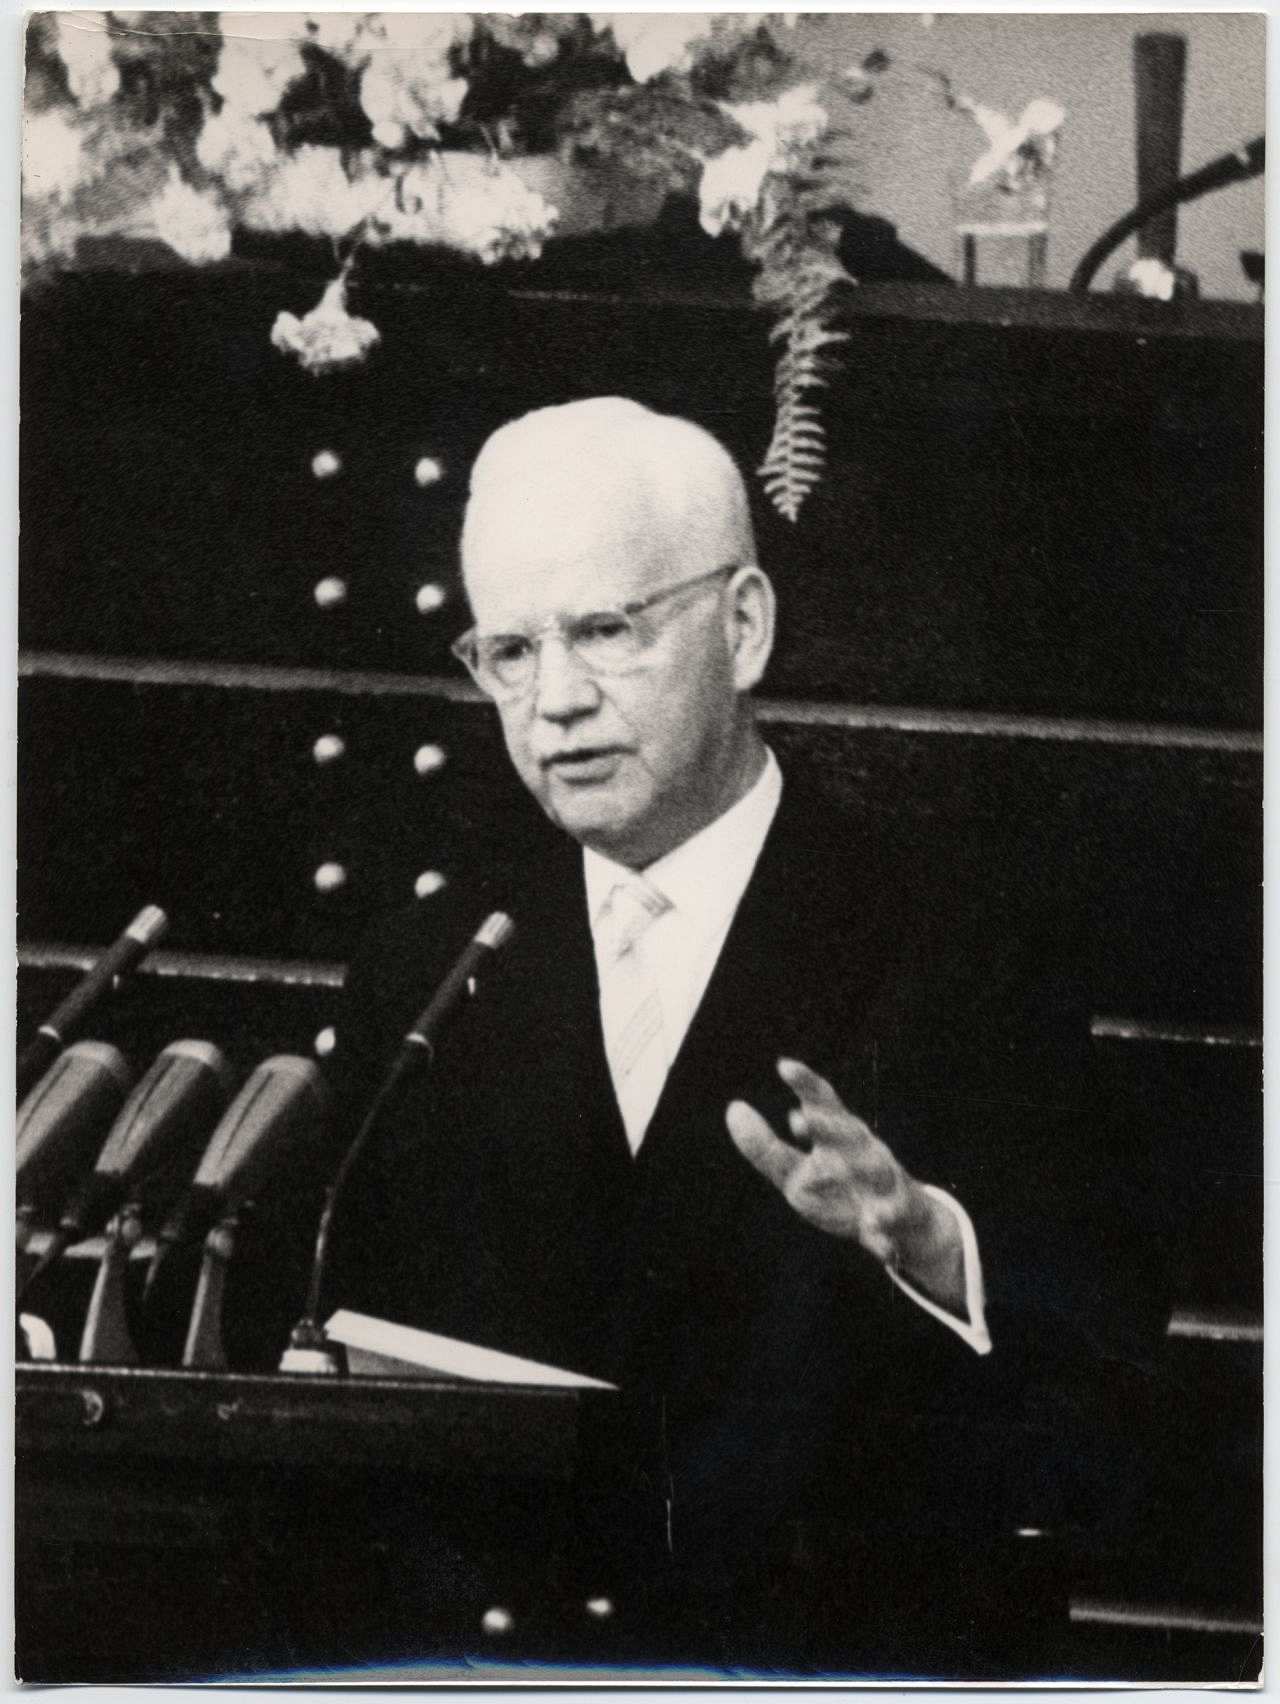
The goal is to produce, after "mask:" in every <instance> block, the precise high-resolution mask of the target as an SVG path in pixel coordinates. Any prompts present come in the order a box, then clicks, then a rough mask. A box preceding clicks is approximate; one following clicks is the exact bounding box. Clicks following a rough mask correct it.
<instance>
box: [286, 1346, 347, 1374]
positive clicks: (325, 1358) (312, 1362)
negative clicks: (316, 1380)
mask: <svg viewBox="0 0 1280 1704" xmlns="http://www.w3.org/2000/svg"><path fill="white" fill-rule="evenodd" d="M346 1370H347V1369H346V1367H345V1366H343V1365H342V1363H341V1361H340V1360H339V1357H338V1356H337V1355H335V1354H334V1352H333V1350H332V1349H295V1348H293V1347H292V1345H290V1347H289V1348H288V1349H286V1350H285V1352H284V1354H283V1355H281V1357H280V1371H281V1372H282V1373H309V1374H311V1375H312V1376H316V1375H319V1376H320V1377H322V1378H341V1377H342V1376H343V1375H344V1374H345V1373H346Z"/></svg>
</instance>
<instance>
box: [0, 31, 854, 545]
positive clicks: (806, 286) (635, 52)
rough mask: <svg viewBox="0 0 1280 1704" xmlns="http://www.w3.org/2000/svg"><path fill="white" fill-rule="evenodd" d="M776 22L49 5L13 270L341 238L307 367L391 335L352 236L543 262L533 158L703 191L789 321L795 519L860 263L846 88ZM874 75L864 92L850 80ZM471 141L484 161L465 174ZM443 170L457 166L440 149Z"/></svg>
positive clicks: (782, 448)
mask: <svg viewBox="0 0 1280 1704" xmlns="http://www.w3.org/2000/svg"><path fill="white" fill-rule="evenodd" d="M794 23H795V15H794V14H791V15H787V16H779V15H769V14H763V13H716V14H710V13H706V14H698V13H681V14H657V13H598V14H597V13H591V14H585V13H546V14H541V13H537V14H522V15H516V16H511V15H503V14H478V13H477V14H473V13H442V12H431V13H425V12H420V13H359V14H344V13H316V14H313V15H303V14H288V15H281V14H275V15H269V16H262V15H259V16H255V14H253V13H224V14H216V13H165V12H61V13H59V12H44V13H36V14H34V15H33V17H32V18H31V20H30V23H29V26H28V53H27V90H26V105H25V116H24V150H23V166H24V172H23V183H24V198H23V264H24V274H25V277H26V280H27V282H28V284H29V285H30V284H33V283H38V282H39V281H40V280H41V279H42V278H43V277H45V276H47V275H49V274H51V273H56V272H57V271H59V270H62V269H64V268H66V267H69V266H72V265H74V264H75V261H76V254H77V249H78V246H79V244H80V242H81V240H82V239H84V238H92V237H101V236H130V237H149V238H152V239H159V240H160V241H162V242H164V243H165V244H167V245H168V246H169V248H171V249H172V250H173V251H174V253H175V254H177V255H178V256H180V257H181V258H182V259H183V260H185V261H187V262H190V263H192V264H207V263H210V262H216V261H218V260H221V259H223V258H225V257H226V256H227V255H228V254H229V253H230V250H231V243H232V232H233V230H234V229H237V228H242V229H247V230H250V231H254V230H256V231H299V232H305V233H309V234H312V235H320V236H324V237H327V238H329V239H331V240H332V241H333V243H334V246H335V258H336V263H337V274H336V276H335V277H334V279H333V280H332V281H331V282H330V283H329V285H328V286H327V287H326V289H325V290H324V293H323V296H322V298H321V300H320V302H319V303H318V304H317V306H316V307H315V308H314V309H312V311H311V312H310V313H308V314H306V315H304V316H302V317H301V318H299V317H297V316H295V315H292V314H287V313H282V314H281V315H280V316H279V318H278V319H277V321H276V324H275V327H274V329H273V332H272V341H273V343H274V344H275V346H276V347H277V348H279V349H281V350H284V351H287V352H289V353H290V354H292V355H293V356H295V357H296V358H297V359H298V360H299V361H300V362H301V363H302V365H303V366H304V367H305V368H307V369H308V370H309V371H311V372H315V373H320V372H323V371H325V370H327V369H331V368H334V367H338V366H342V365H346V364H350V363H352V362H355V361H359V360H361V359H363V358H364V356H365V354H366V353H367V351H368V350H369V349H370V348H371V347H372V346H373V345H374V344H375V343H376V342H377V341H378V335H379V334H378V330H377V328H376V326H374V325H373V324H372V323H371V322H369V321H368V320H363V319H359V318H355V317H353V316H352V315H351V314H350V313H349V311H348V307H347V287H348V283H349V280H350V278H351V274H352V269H353V266H354V265H355V264H356V262H357V259H358V255H359V253H360V251H361V250H362V249H364V248H367V247H376V246H379V245H384V244H388V243H393V242H404V241H409V242H417V243H426V244H444V245H445V246H447V247H448V248H450V249H452V250H454V251H457V252H460V253H462V254H465V255H469V256H471V257H474V259H475V260H476V261H477V262H479V263H481V264H485V265H493V264H495V263H496V262H499V261H504V260H519V259H525V258H536V257H537V255H538V254H539V253H540V252H541V250H542V247H543V244H544V243H545V242H546V241H547V239H548V237H550V236H551V235H553V234H554V233H555V231H556V229H557V226H558V224H559V223H560V210H559V209H558V208H557V207H556V206H555V205H553V204H552V202H551V201H550V200H549V199H548V198H547V196H546V195H544V194H543V193H541V192H539V191H538V190H537V189H536V188H532V187H530V186H529V185H527V184H526V182H525V181H524V179H523V178H522V177H521V175H520V173H519V171H518V170H517V169H515V168H516V167H517V166H518V164H519V159H520V157H521V156H523V155H527V154H530V153H534V152H538V151H548V150H549V151H552V152H555V153H557V154H559V156H560V157H561V158H562V159H566V160H571V161H576V162H580V163H585V164H587V165H592V164H594V165H597V166H607V167H612V168H613V169H614V170H615V171H623V172H625V173H627V174H629V175H630V176H632V177H636V178H640V179H644V180H648V181H650V182H651V183H653V184H654V185H655V186H657V187H658V188H660V189H667V190H670V189H680V190H684V191H686V192H690V193H692V194H694V195H696V197H697V200H698V205H699V210H700V217H701V222H702V225H703V227H704V228H705V230H706V231H707V232H708V233H709V234H711V235H713V236H714V235H718V234H719V233H721V232H725V231H728V232H733V233H736V234H737V236H738V238H739V241H740V243H741V245H742V249H743V252H744V254H745V255H746V256H747V257H748V258H749V259H750V260H751V261H752V263H753V264H754V266H755V267H756V269H757V280H756V294H757V296H758V297H759V299H760V300H761V301H762V302H763V303H765V304H766V305H767V306H768V307H769V308H770V309H771V310H772V311H773V313H774V315H775V323H774V327H773V336H774V337H775V339H776V340H777V342H778V345H779V357H778V364H777V414H776V426H775V431H774V434H773V439H772V442H771V443H770V445H769V448H768V451H767V453H766V455H765V459H764V463H763V466H762V469H761V473H762V476H763V478H764V481H765V485H766V488H767V489H768V491H769V493H770V496H771V497H772V499H773V501H774V503H775V504H776V505H777V507H778V508H779V510H780V511H781V512H782V513H783V514H784V515H787V516H789V517H790V518H791V519H795V517H796V515H797V514H798V512H799V508H800V505H801V504H802V502H803V501H804V498H805V496H806V495H807V494H808V493H809V492H810V491H811V490H812V489H813V487H814V485H815V484H816V483H817V482H818V480H819V478H820V477H821V472H822V467H823V459H824V442H823V428H822V422H821V418H820V415H819V412H818V409H817V407H816V404H815V402H814V400H813V399H814V394H815V392H816V390H817V388H818V387H819V386H820V385H821V384H822V383H823V380H824V374H825V371H826V367H825V363H826V360H827V357H828V355H829V352H830V348H831V346H832V345H833V344H835V343H837V342H839V341H840V340H841V337H842V334H841V333H840V332H838V331H836V330H834V329H832V327H831V325H830V323H829V317H830V313H831V309H832V304H833V301H834V298H835V294H836V292H837V290H838V289H839V288H840V287H842V286H844V285H846V284H849V283H852V282H853V280H852V279H850V278H849V276H848V274H847V273H846V272H845V270H844V268H843V267H842V266H841V264H840V262H839V260H838V259H837V257H836V244H837V238H838V227H837V226H836V225H835V224H834V223H833V221H832V219H831V212H832V209H833V208H834V207H836V206H837V205H839V204H840V203H841V202H845V201H847V198H848V194H849V187H848V185H849V178H848V167H849V165H850V161H849V159H848V158H847V156H846V155H845V154H844V153H843V152H842V148H843V144H844V143H845V142H846V141H847V135H848V133H847V131H843V130H841V129H840V128H839V127H838V126H837V125H836V124H835V123H834V122H833V119H832V116H831V111H832V106H833V104H835V103H833V101H832V99H831V96H832V95H833V93H834V94H835V95H836V96H837V97H842V98H843V99H845V100H849V99H852V100H853V101H854V102H855V103H856V102H857V101H860V100H862V99H864V98H866V96H867V94H868V93H869V92H870V85H869V82H867V80H866V79H865V78H863V79H862V83H861V84H860V83H858V80H857V79H855V80H854V85H853V86H851V87H850V88H845V89H843V90H841V89H835V90H834V91H833V90H832V89H829V88H825V87H823V86H822V85H820V84H819V82H818V81H817V80H816V79H814V78H812V77H809V76H807V75H806V73H805V70H804V67H803V66H801V65H799V64H798V63H797V60H796V57H795V55H794V53H793V52H792V51H791V43H790V29H791V26H793V25H794ZM863 84H865V87H864V86H862V85H863ZM457 149H464V150H467V151H468V152H470V153H471V154H472V155H473V156H476V158H474V159H473V160H472V161H471V164H472V165H474V166H477V167H478V169H477V170H472V171H468V172H466V173H465V174H462V175H461V176H460V175H459V171H458V166H457V164H456V162H457V160H458V156H457V155H456V154H454V153H452V152H451V151H452V150H457ZM451 160H453V161H454V162H455V164H454V165H453V167H452V168H451V166H450V161H451Z"/></svg>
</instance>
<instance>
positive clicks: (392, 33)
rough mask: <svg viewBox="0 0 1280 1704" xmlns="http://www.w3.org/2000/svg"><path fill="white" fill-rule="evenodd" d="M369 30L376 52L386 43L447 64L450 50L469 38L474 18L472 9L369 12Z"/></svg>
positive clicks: (398, 49)
mask: <svg viewBox="0 0 1280 1704" xmlns="http://www.w3.org/2000/svg"><path fill="white" fill-rule="evenodd" d="M367 29H368V33H369V36H370V39H371V43H372V45H373V47H374V50H375V51H377V52H381V51H382V50H383V47H384V46H385V47H388V48H391V49H393V50H397V51H398V52H400V53H402V54H406V55H411V56H413V57H416V58H418V59H419V60H435V61H436V62H437V63H438V64H440V65H445V64H447V63H448V58H449V49H450V48H451V47H453V46H454V45H455V44H461V43H463V42H466V41H468V40H469V39H470V37H471V30H472V17H471V14H470V13H469V12H370V13H369V14H368V16H367Z"/></svg>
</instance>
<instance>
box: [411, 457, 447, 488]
mask: <svg viewBox="0 0 1280 1704" xmlns="http://www.w3.org/2000/svg"><path fill="white" fill-rule="evenodd" d="M413 477H414V479H415V480H416V481H417V482H418V484H419V485H421V486H427V485H436V484H438V483H439V482H440V480H442V479H443V478H444V467H443V465H442V464H441V463H440V462H438V461H437V460H436V458H435V457H434V456H422V457H421V458H420V459H419V460H418V461H417V463H416V464H415V465H414V469H413Z"/></svg>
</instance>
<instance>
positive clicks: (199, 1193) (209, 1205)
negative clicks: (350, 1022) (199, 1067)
mask: <svg viewBox="0 0 1280 1704" xmlns="http://www.w3.org/2000/svg"><path fill="white" fill-rule="evenodd" d="M328 1105H329V1092H328V1089H327V1088H326V1087H325V1083H324V1079H323V1077H322V1076H321V1074H320V1068H319V1066H318V1065H316V1063H315V1062H314V1060H311V1059H302V1058H299V1057H298V1055H296V1054H292V1053H279V1054H276V1055H275V1056H274V1057H273V1058H271V1059H264V1060H263V1062H262V1064H261V1065H259V1066H258V1067H257V1069H256V1070H255V1071H254V1072H253V1073H252V1075H251V1076H250V1077H249V1078H248V1080H247V1081H246V1082H245V1084H244V1086H243V1088H242V1089H241V1090H240V1093H239V1094H238V1095H237V1096H236V1098H235V1099H234V1100H233V1101H232V1103H231V1105H230V1106H229V1107H228V1108H227V1110H226V1112H224V1113H223V1115H222V1117H221V1119H220V1120H219V1121H218V1126H217V1128H216V1129H215V1130H214V1132H213V1135H212V1136H211V1137H210V1138H209V1145H208V1147H207V1148H206V1149H205V1151H204V1158H203V1159H202V1160H201V1161H200V1164H199V1166H198V1168H197V1170H196V1175H195V1178H194V1179H193V1181H192V1183H191V1185H190V1187H189V1188H188V1189H187V1191H186V1193H185V1194H184V1195H182V1196H181V1197H180V1198H179V1200H178V1202H177V1203H176V1205H175V1206H174V1207H173V1209H172V1210H171V1212H170V1213H169V1216H168V1218H167V1219H166V1220H165V1223H164V1227H163V1229H162V1230H161V1232H160V1234H159V1236H158V1237H157V1238H156V1251H155V1254H154V1255H153V1257H152V1260H151V1265H150V1266H149V1267H148V1269H147V1279H146V1285H145V1287H144V1290H143V1296H144V1298H145V1297H146V1295H147V1293H148V1292H149V1291H150V1289H151V1286H152V1284H154V1282H155V1279H156V1275H157V1273H158V1272H159V1271H160V1268H161V1266H162V1264H163V1263H164V1261H165V1260H166V1259H167V1258H168V1255H169V1253H170V1251H171V1250H172V1249H174V1248H176V1247H177V1246H178V1245H179V1244H182V1243H193V1242H197V1241H198V1240H199V1239H200V1238H201V1237H202V1236H204V1234H205V1232H206V1231H208V1230H209V1229H210V1228H211V1227H212V1226H213V1225H214V1224H216V1223H217V1221H218V1220H219V1219H220V1218H221V1217H222V1215H223V1214H224V1212H225V1211H226V1210H227V1209H228V1208H229V1207H230V1206H232V1205H234V1204H235V1203H237V1202H241V1201H245V1200H247V1199H248V1198H249V1197H250V1196H252V1195H254V1194H256V1193H257V1191H258V1190H259V1189H260V1188H261V1186H262V1183H263V1182H264V1180H265V1179H266V1177H267V1175H268V1174H269V1172H270V1171H271V1170H272V1169H273V1168H274V1167H275V1166H277V1165H278V1164H279V1163H280V1162H281V1161H282V1160H283V1159H285V1158H286V1157H287V1156H288V1154H289V1153H290V1152H292V1151H293V1150H294V1149H295V1148H296V1147H297V1146H298V1145H299V1144H300V1143H301V1142H303V1141H305V1140H308V1139H310V1138H312V1137H313V1136H315V1135H316V1133H317V1131H318V1130H319V1128H320V1125H321V1122H322V1120H323V1118H324V1115H325V1113H326V1112H327V1110H328Z"/></svg>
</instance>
